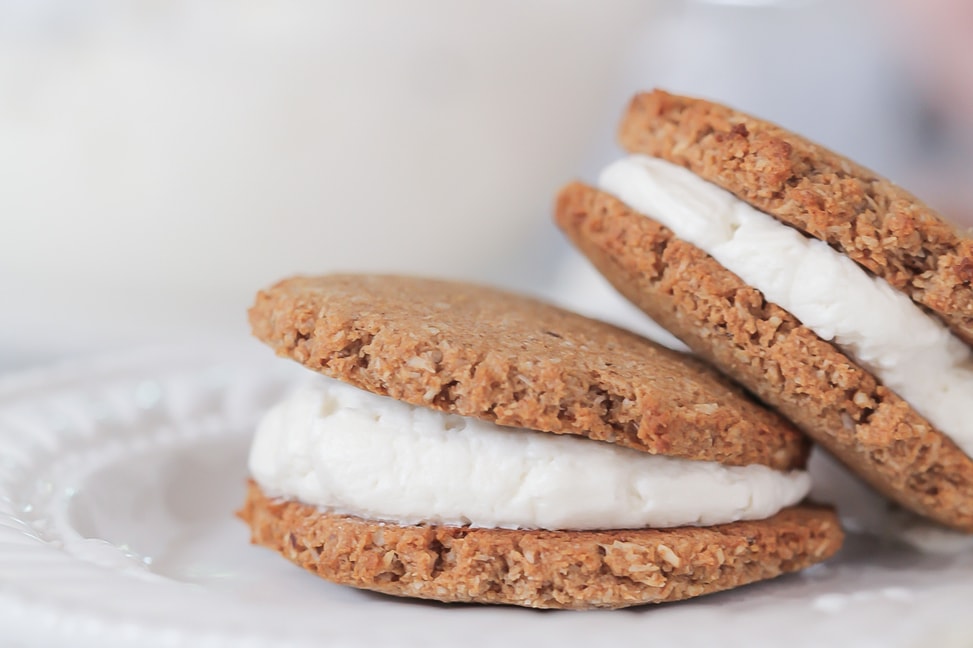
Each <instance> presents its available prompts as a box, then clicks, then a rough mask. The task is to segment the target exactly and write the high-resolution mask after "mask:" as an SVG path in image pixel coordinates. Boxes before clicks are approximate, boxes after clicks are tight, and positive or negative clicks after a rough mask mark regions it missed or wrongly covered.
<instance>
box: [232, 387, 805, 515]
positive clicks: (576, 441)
mask: <svg viewBox="0 0 973 648" xmlns="http://www.w3.org/2000/svg"><path fill="white" fill-rule="evenodd" d="M250 472H251V475H252V476H253V478H254V479H255V480H256V482H257V483H258V484H259V485H260V487H261V488H262V489H263V490H264V492H265V493H267V494H268V495H270V496H274V497H284V498H288V499H296V500H299V501H302V502H304V503H307V504H312V505H317V506H320V507H323V508H325V509H327V510H330V511H335V512H338V513H345V514H349V515H355V516H359V517H363V518H367V519H372V520H384V521H388V522H394V523H398V524H419V523H429V524H437V525H471V526H475V527H486V528H520V529H578V530H581V529H632V528H646V527H652V528H667V527H678V526H689V525H692V526H710V525H714V524H723V523H728V522H734V521H737V520H757V519H764V518H767V517H770V516H772V515H774V514H776V513H777V512H778V511H780V510H781V509H783V508H785V507H787V506H791V505H793V504H796V503H798V502H800V501H801V500H802V499H803V498H804V497H805V495H806V494H807V492H808V491H809V489H810V479H809V477H808V475H807V473H806V472H803V471H792V472H789V473H784V472H779V471H775V470H773V469H771V468H768V467H766V466H761V465H751V466H723V465H721V464H718V463H713V462H702V461H690V460H686V459H676V458H669V457H663V456H655V455H650V454H647V453H643V452H638V451H636V450H631V449H627V448H620V447H616V446H614V445H612V444H610V443H603V442H598V441H591V440H589V439H583V438H578V437H574V436H560V435H555V434H550V433H544V432H534V431H529V430H522V429H515V428H505V427H501V426H498V425H495V424H493V423H489V422H486V421H481V420H478V419H473V418H467V417H460V416H455V415H449V414H444V413H442V412H438V411H435V410H431V409H427V408H423V407H417V406H413V405H409V404H407V403H403V402H400V401H396V400H393V399H391V398H387V397H384V396H377V395H375V394H371V393H369V392H366V391H363V390H360V389H357V388H355V387H352V386H350V385H347V384H344V383H341V382H338V381H335V380H331V379H328V378H323V377H322V378H316V379H315V380H314V381H313V382H310V383H308V384H307V385H305V386H304V387H303V388H302V389H300V390H298V391H296V392H295V393H293V394H292V395H291V396H289V397H288V398H287V399H286V400H285V401H283V402H282V403H280V404H279V405H277V406H276V407H274V408H273V409H271V410H270V411H269V412H268V413H267V414H266V415H265V417H264V418H263V420H262V421H261V423H260V425H259V426H258V429H257V434H256V437H255V439H254V442H253V446H252V448H251V453H250Z"/></svg>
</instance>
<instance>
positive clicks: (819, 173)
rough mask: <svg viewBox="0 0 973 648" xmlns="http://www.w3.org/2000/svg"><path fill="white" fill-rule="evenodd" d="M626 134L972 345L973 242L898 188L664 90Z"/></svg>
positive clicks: (804, 144) (636, 114)
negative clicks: (855, 267)
mask: <svg viewBox="0 0 973 648" xmlns="http://www.w3.org/2000/svg"><path fill="white" fill-rule="evenodd" d="M619 137H620V140H621V143H622V145H623V146H624V147H625V148H626V149H627V150H628V151H631V152H635V153H644V154H647V155H651V156H654V157H660V158H663V159H666V160H668V161H670V162H673V163H675V164H679V165H681V166H684V167H686V168H688V169H690V170H691V171H693V172H694V173H696V174H697V175H698V176H700V177H702V178H704V179H706V180H708V181H710V182H713V183H714V184H717V185H719V186H721V187H723V188H724V189H727V190H728V191H730V192H732V193H734V194H736V195H737V196H738V197H740V198H741V199H743V200H746V201H747V202H749V203H750V204H752V205H754V206H755V207H757V208H758V209H761V210H763V211H765V212H767V213H769V214H771V215H772V216H774V217H776V218H777V219H779V220H781V221H783V222H785V223H787V224H789V225H792V226H794V227H796V228H798V229H800V230H801V231H803V232H805V233H807V234H809V235H811V236H814V237H815V238H818V239H821V240H823V241H827V242H828V243H829V244H830V245H832V246H833V247H835V248H837V249H839V250H841V251H842V252H844V253H845V254H847V255H848V256H849V257H851V258H852V259H854V260H855V261H856V262H858V263H859V264H861V265H862V266H864V267H865V268H867V269H868V270H870V271H871V272H873V273H875V274H876V275H878V276H880V277H882V278H884V279H885V280H886V281H888V282H889V283H890V284H891V285H892V286H894V287H896V288H898V289H899V290H901V291H903V292H905V293H906V294H908V295H910V296H911V297H912V298H913V299H914V300H915V301H916V302H918V303H920V304H922V305H923V306H925V307H926V308H928V309H930V310H931V311H933V312H934V313H936V314H937V315H938V316H939V317H941V318H942V319H943V321H945V322H946V323H947V324H948V325H949V326H950V327H951V328H952V329H953V330H954V331H955V332H956V333H957V334H958V335H959V336H960V337H961V338H963V339H964V340H966V341H967V342H973V285H971V282H973V238H971V236H970V235H969V234H967V233H961V232H960V231H959V230H957V228H955V227H954V226H952V225H950V224H949V223H947V222H946V221H944V220H943V219H942V218H941V217H940V216H939V215H938V214H937V213H936V212H934V211H933V210H932V209H930V208H929V207H927V206H926V205H924V204H923V203H922V202H921V201H919V200H918V199H917V198H916V197H915V196H913V195H911V194H910V193H908V192H907V191H905V190H903V189H901V188H900V187H898V186H896V185H895V184H893V183H892V182H890V181H888V180H886V179H884V178H881V177H879V176H877V175H876V174H874V173H873V172H871V171H869V170H868V169H865V168H863V167H861V166H859V165H857V164H854V163H853V162H851V161H849V160H847V159H845V158H843V157H841V156H839V155H837V154H835V153H832V152H831V151H829V150H827V149H825V148H823V147H820V146H817V145H816V144H814V143H812V142H809V141H808V140H806V139H804V138H802V137H800V136H798V135H795V134H794V133H790V132H788V131H786V130H784V129H783V128H780V127H778V126H775V125H774V124H770V123H768V122H765V121H761V120H759V119H755V118H753V117H750V116H748V115H746V114H744V113H740V112H737V111H735V110H732V109H730V108H727V107H725V106H722V105H719V104H715V103H711V102H708V101H703V100H700V99H691V98H687V97H679V96H674V95H670V94H667V93H665V92H662V91H659V90H656V91H654V92H649V93H645V94H640V95H637V96H636V97H635V98H634V99H633V100H632V103H631V105H630V106H629V108H628V111H627V113H626V115H625V116H624V118H623V120H622V125H621V130H620V133H619Z"/></svg>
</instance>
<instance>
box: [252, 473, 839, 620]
mask: <svg viewBox="0 0 973 648" xmlns="http://www.w3.org/2000/svg"><path fill="white" fill-rule="evenodd" d="M240 516H241V517H242V518H243V519H244V520H246V521H247V523H248V524H249V525H250V528H251V535H252V541H253V542H254V544H259V545H263V546H265V547H268V548H270V549H273V550H275V551H277V552H279V553H281V554H282V555H283V556H284V557H286V558H288V559H289V560H291V561H292V562H294V563H296V564H297V565H300V566H301V567H304V568H305V569H307V570H309V571H311V572H314V573H316V574H318V575H320V576H322V577H324V578H326V579H328V580H330V581H333V582H335V583H339V584H342V585H352V586H354V587H360V588H364V589H370V590H375V591H377V592H383V593H385V594H392V595H396V596H411V597H418V598H426V599H434V600H437V601H445V602H476V603H500V604H512V605H523V606H529V607H535V608H575V609H584V608H619V607H627V606H631V605H640V604H643V603H662V602H666V601H678V600H680V599H686V598H690V597H693V596H700V595H702V594H709V593H712V592H718V591H721V590H726V589H730V588H732V587H738V586H741V585H746V584H748V583H753V582H755V581H759V580H764V579H768V578H774V577H775V576H779V575H781V574H785V573H788V572H793V571H797V570H799V569H803V568H805V567H808V566H809V565H812V564H814V563H817V562H821V561H822V560H825V559H827V558H829V557H830V556H831V555H833V554H834V553H835V552H836V551H837V550H838V549H839V548H840V546H841V542H842V540H843V534H842V531H841V528H840V526H839V524H838V520H837V518H836V516H835V514H834V513H833V512H832V511H831V510H829V509H825V508H816V507H810V506H800V507H792V508H789V509H785V510H783V511H781V512H780V513H778V514H777V515H776V516H774V517H772V518H770V519H768V520H762V521H758V522H736V523H733V524H724V525H720V526H715V527H709V528H679V529H666V530H651V529H646V530H635V531H516V530H509V529H471V528H462V527H422V526H397V525H393V524H382V523H378V522H370V521H367V520H363V519H361V518H355V517H348V516H339V515H332V514H328V513H322V512H320V511H319V510H318V509H316V508H315V507H311V506H307V505H305V504H301V503H298V502H292V501H281V500H272V499H269V498H267V497H266V496H265V495H264V494H263V493H262V492H261V491H260V488H259V487H258V486H257V485H256V484H253V483H251V484H250V489H249V492H248V497H247V501H246V504H245V506H244V508H243V510H242V511H241V512H240Z"/></svg>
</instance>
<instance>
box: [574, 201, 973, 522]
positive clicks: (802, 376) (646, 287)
mask: <svg viewBox="0 0 973 648" xmlns="http://www.w3.org/2000/svg"><path fill="white" fill-rule="evenodd" d="M556 220H557V223H558V225H559V226H560V227H561V228H562V229H563V230H564V231H565V233H566V234H567V235H568V237H569V238H570V239H571V240H572V241H573V242H574V243H575V245H576V246H577V247H578V248H579V249H580V250H581V251H582V252H583V253H584V254H585V255H586V256H587V257H588V258H589V259H590V260H591V261H592V262H593V263H594V265H595V266H596V267H597V268H598V269H599V270H600V271H601V272H602V274H604V275H605V276H606V277H607V278H608V279H609V280H610V281H611V283H612V284H613V285H614V286H615V287H616V288H617V289H618V290H619V291H620V292H621V293H623V294H624V295H625V296H626V297H627V298H628V299H629V300H631V301H632V302H633V303H635V304H636V305H638V306H639V307H640V308H641V309H642V310H644V311H645V312H646V313H648V314H649V315H650V316H651V317H652V318H653V319H655V320H656V321H658V322H659V323H660V324H662V325H663V326H664V327H666V328H667V329H669V330H670V331H672V332H673V333H674V334H676V335H677V336H678V337H679V338H681V339H682V340H683V341H684V342H686V343H687V344H688V345H689V346H690V347H691V348H692V349H693V350H694V351H696V352H697V353H698V354H699V355H701V356H702V357H704V358H705V359H707V360H708V361H710V362H711V363H713V364H714V365H715V366H717V367H719V368H720V369H721V370H722V371H724V372H725V373H726V374H728V375H730V376H732V377H733V378H734V379H736V380H737V381H738V382H739V383H740V384H742V385H744V386H746V387H747V388H748V389H749V390H750V391H752V392H753V393H755V394H757V395H758V396H759V397H760V398H761V399H762V400H764V401H765V402H766V403H768V404H770V405H772V406H773V407H775V408H776V409H777V410H778V411H780V412H781V413H783V414H784V415H785V416H787V417H788V418H789V419H790V420H792V421H793V422H794V423H796V424H797V425H798V427H800V428H801V429H802V430H804V431H805V432H807V433H808V434H809V435H810V436H812V437H813V438H814V439H815V440H816V441H818V442H819V443H820V444H822V445H823V446H824V447H826V448H827V449H828V450H829V451H831V452H832V453H833V454H835V455H836V456H838V457H839V458H840V459H841V460H842V461H843V462H844V463H846V464H847V465H848V466H849V467H851V468H852V469H853V470H854V471H855V472H857V473H858V474H860V475H861V476H862V477H864V478H865V479H866V480H868V481H869V482H870V483H871V484H872V485H873V486H874V487H875V488H877V489H878V490H880V491H881V492H883V493H884V494H885V495H887V496H888V497H890V498H892V499H894V500H896V501H898V502H899V503H900V504H902V505H903V506H905V507H907V508H909V509H911V510H913V511H916V512H917V513H920V514H922V515H925V516H927V517H930V518H933V519H935V520H937V521H939V522H941V523H943V524H946V525H949V526H952V527H955V528H957V529H961V530H966V531H973V460H971V459H970V458H969V457H968V456H967V455H966V454H965V453H963V451H961V450H960V449H959V448H958V447H957V446H956V445H955V443H953V442H952V441H951V440H950V439H949V438H948V437H946V436H945V435H943V434H942V433H940V432H938V431H937V430H935V429H934V428H933V426H932V425H930V424H929V423H928V422H927V421H926V420H925V419H923V418H922V417H921V416H920V415H919V414H917V413H916V412H915V411H914V410H913V409H912V408H911V407H910V406H909V405H908V404H906V403H905V402H904V401H903V400H902V399H901V398H899V397H898V396H896V395H895V394H894V393H892V392H891V391H890V390H888V389H886V388H885V387H884V386H882V385H881V384H879V382H878V381H877V380H876V379H875V378H874V377H873V376H872V375H870V374H869V373H868V372H867V371H865V370H864V369H862V368H861V367H860V366H858V365H856V364H855V363H854V362H853V361H852V360H851V359H849V358H848V357H847V356H846V355H844V354H843V353H842V352H841V351H839V350H838V349H837V348H835V347H834V346H833V345H832V344H830V343H828V342H825V341H823V340H822V339H821V338H819V337H818V336H817V335H816V334H815V333H814V332H812V331H811V330H810V329H808V328H807V327H805V326H803V325H802V324H801V323H800V322H799V321H798V320H797V319H796V318H795V317H794V316H793V315H791V314H790V313H788V312H787V311H785V310H783V309H781V308H780V307H778V306H776V305H775V304H773V303H769V302H767V301H766V300H765V299H764V298H763V295H762V294H761V293H760V291H758V290H756V289H754V288H752V287H750V286H748V285H747V284H746V283H744V282H743V281H742V280H741V279H740V278H739V277H737V276H736V275H735V274H733V273H732V272H730V271H729V270H727V269H726V268H724V267H723V266H722V265H721V264H720V263H718V262H717V261H716V260H715V259H713V258H712V257H711V256H709V255H708V254H706V253H705V252H703V251H702V250H700V249H699V248H697V247H695V246H694V245H691V244H690V243H687V242H685V241H682V240H680V239H678V238H676V237H675V236H674V235H673V234H672V232H671V231H670V230H669V229H667V228H666V227H664V226H662V225H661V224H659V223H658V222H656V221H654V220H652V219H651V218H648V217H646V216H645V215H643V214H640V213H638V212H636V211H634V210H632V209H630V208H629V207H628V206H626V205H625V204H623V203H622V202H620V201H619V200H617V199H615V198H614V197H612V196H610V195H608V194H606V193H604V192H601V191H599V190H597V189H593V188H591V187H588V186H586V185H583V184H580V183H574V184H571V185H569V186H567V187H566V188H564V189H563V190H562V191H561V193H560V195H559V198H558V202H557V207H556Z"/></svg>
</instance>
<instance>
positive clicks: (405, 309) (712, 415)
mask: <svg viewBox="0 0 973 648" xmlns="http://www.w3.org/2000/svg"><path fill="white" fill-rule="evenodd" d="M621 139H622V143H623V145H624V146H625V147H626V149H628V150H629V152H630V153H631V154H632V155H631V156H630V157H628V158H625V159H624V160H621V161H619V162H618V163H615V164H613V165H611V166H610V167H609V168H608V169H606V170H605V172H604V173H603V174H602V176H601V179H600V181H599V184H598V187H597V188H594V187H590V186H587V185H584V184H580V183H575V184H572V185H569V186H568V187H566V188H565V189H564V190H563V191H562V192H561V194H560V196H559V198H558V203H557V210H556V218H557V222H558V223H559V225H560V226H561V227H562V229H564V231H565V232H566V233H567V234H568V236H569V237H570V238H571V240H572V241H574V242H575V243H576V245H577V246H578V247H579V248H580V249H581V250H582V251H583V252H584V253H585V254H586V255H587V256H588V257H589V258H590V259H591V260H592V261H593V262H594V264H595V265H596V266H597V267H598V268H599V269H600V270H601V271H602V273H603V274H605V276H607V277H608V278H609V279H610V280H611V281H612V283H614V285H615V286H616V287H617V288H618V289H619V290H620V291H621V292H622V293H624V294H625V295H626V296H627V297H629V299H631V300H632V301H633V302H635V303H636V304H637V305H639V306H640V307H641V308H642V309H643V310H645V311H646V312H647V313H648V314H649V315H651V316H652V317H653V318H655V319H656V320H657V321H659V322H660V323H662V324H663V325H664V326H666V327H667V328H668V329H669V330H671V331H672V332H673V333H675V334H676V335H677V336H679V337H680V338H681V339H682V340H684V341H685V342H686V343H687V344H688V345H689V346H690V347H692V349H693V350H694V351H695V352H696V353H697V354H698V355H699V356H701V357H702V358H704V359H705V360H706V361H708V363H704V362H702V361H700V360H698V359H696V358H693V357H690V356H687V355H685V354H681V353H678V352H674V351H670V350H668V349H665V348H662V347H660V346H658V345H656V344H654V343H652V342H650V341H648V340H645V339H643V338H641V337H639V336H636V335H634V334H632V333H629V332H626V331H623V330H621V329H618V328H615V327H613V326H611V325H608V324H605V323H602V322H598V321H595V320H591V319H588V318H585V317H582V316H580V315H577V314H574V313H570V312H567V311H564V310H562V309H559V308H556V307H553V306H550V305H548V304H544V303H542V302H539V301H537V300H534V299H531V298H528V297H523V296H519V295H514V294H510V293H506V292H502V291H499V290H495V289H491V288H486V287H481V286H473V285H469V284H462V283H455V282H448V281H434V280H427V279H417V278H408V277H398V276H371V275H332V276H325V277H313V278H312V277H297V278H292V279H288V280H285V281H282V282H280V283H278V284H277V285H275V286H273V287H271V288H269V289H267V290H265V291H262V292H261V293H260V294H259V295H258V297H257V302H256V304H255V305H254V306H253V308H252V309H251V310H250V321H251V325H252V327H253V331H254V334H255V335H256V336H257V337H258V338H259V339H261V340H262V341H263V342H265V343H266V344H268V345H269V346H270V347H271V348H272V349H274V351H275V352H276V353H277V354H278V355H280V356H283V357H287V358H290V359H292V360H295V361H297V362H299V363H301V364H303V365H304V366H305V367H307V368H308V369H309V370H310V372H309V376H315V377H314V378H313V379H311V380H309V381H308V383H307V384H306V385H305V386H304V387H302V388H301V389H300V390H298V391H297V392H295V393H294V394H292V395H290V396H288V397H287V398H286V399H285V400H284V401H283V402H282V403H280V404H279V405H277V406H276V407H275V408H273V409H272V410H271V411H270V412H268V413H267V415H266V416H265V417H264V419H263V420H262V421H261V423H260V425H259V426H258V430H257V434H256V438H255V440H254V443H253V447H252V451H251V456H250V471H251V476H252V479H251V482H250V486H249V490H248V495H247V499H246V503H245V505H244V508H243V510H242V511H241V512H240V515H241V517H242V518H243V519H244V520H245V521H247V522H248V524H249V525H250V528H251V537H252V540H253V542H255V543H257V544H260V545H263V546H266V547H269V548H271V549H273V550H275V551H277V552H279V553H281V554H282V555H283V556H284V557H286V558H288V559H290V560H291V561H293V562H295V563H296V564H298V565H300V566H302V567H304V568H306V569H308V570H310V571H312V572H314V573H317V574H319V575H320V576H322V577H324V578H326V579H328V580H331V581H333V582H336V583H340V584H346V585H352V586H355V587H360V588H364V589H370V590H374V591H378V592H383V593H386V594H392V595H398V596H410V597H418V598H426V599H434V600H438V601H445V602H479V603H502V604H513V605H522V606H529V607H536V608H571V609H585V608H619V607H625V606H631V605H639V604H644V603H659V602H666V601H675V600H680V599H685V598H689V597H694V596H698V595H702V594H707V593H710V592H716V591H721V590H725V589H728V588H732V587H736V586H740V585H745V584H748V583H752V582H755V581H758V580H762V579H768V578H773V577H775V576H778V575H781V574H784V573H787V572H792V571H796V570H800V569H802V568H804V567H807V566H809V565H812V564H814V563H817V562H820V561H823V560H826V559H828V558H829V557H831V556H832V555H834V554H835V553H836V552H837V550H838V549H839V548H840V546H841V543H842V540H843V533H842V530H841V528H840V526H839V523H838V520H837V518H836V516H835V514H834V512H833V511H832V510H831V509H829V508H826V507H820V506H816V505H814V504H811V503H808V502H806V501H805V497H806V495H807V492H808V490H809V488H810V480H809V477H808V475H807V473H806V472H805V470H804V467H805V463H806V460H807V454H808V450H809V441H808V437H812V438H814V439H815V440H817V441H818V442H819V443H821V444H822V445H823V446H825V447H826V448H827V449H829V450H830V451H831V452H833V453H834V454H835V455H837V456H838V457H839V458H841V459H842V460H843V461H845V463H847V464H848V465H849V466H850V467H852V469H854V470H856V471H857V472H858V473H859V474H861V475H862V476H864V477H865V478H866V479H868V480H869V481H871V483H872V484H874V485H875V486H876V487H877V488H879V489H880V490H882V491H883V492H884V493H886V494H887V495H889V496H890V497H892V498H893V499H895V500H897V501H899V502H900V503H902V504H903V505H904V506H907V507H909V508H911V509H912V510H914V511H917V512H919V513H921V514H923V515H926V516H928V517H931V518H933V519H935V520H938V521H940V522H942V523H944V524H947V525H950V526H953V527H955V528H959V529H964V530H971V531H973V463H971V459H970V457H969V455H968V454H967V452H973V428H970V427H969V426H964V418H965V417H964V416H963V413H964V410H967V411H968V410H969V407H968V406H967V405H966V403H969V402H973V400H970V397H973V391H971V389H973V361H971V356H970V350H969V348H968V347H967V346H966V344H965V342H964V341H969V340H971V339H973V291H971V288H970V279H971V278H973V270H971V269H970V268H973V247H971V245H973V244H971V242H970V240H969V239H968V238H964V237H963V236H962V235H960V234H959V233H958V232H956V230H954V229H953V228H951V227H950V226H949V225H947V224H946V223H945V222H944V221H942V219H940V218H939V217H938V216H936V215H935V214H934V213H933V212H932V211H931V210H929V209H928V208H927V207H925V206H924V205H922V204H921V203H920V202H919V201H918V200H916V199H915V198H913V197H912V196H910V195H909V194H907V193H905V192H904V191H902V190H901V189H899V188H897V187H895V186H894V185H892V184H891V183H888V182H887V181H885V180H882V179H881V178H878V177H876V176H874V174H871V173H870V172H868V171H867V170H865V169H862V168H860V167H858V166H856V165H854V164H853V163H851V162H849V161H847V160H844V159H842V158H840V157H838V156H837V155H835V154H833V153H830V152H828V151H826V150H824V149H822V148H820V147H818V146H815V145H814V144H812V143H810V142H808V141H806V140H804V139H802V138H800V137H798V136H796V135H793V134H791V133H788V132H786V131H784V130H782V129H780V128H778V127H776V126H773V125H771V124H767V123H765V122H761V121H759V120H756V119H754V118H751V117H748V116H746V115H743V114H741V113H737V112H735V111H732V110H730V109H728V108H725V107H722V106H719V105H716V104H712V103H708V102H703V101H698V100H692V99H687V98H682V97H675V96H672V95H668V94H666V93H662V92H658V91H657V92H653V93H648V94H644V95H639V96H638V97H636V98H635V100H634V101H633V103H632V105H631V106H630V108H629V110H628V112H627V114H626V116H625V118H624V121H623V125H622V132H621ZM968 275H969V276H968ZM714 366H715V367H716V368H718V369H719V370H720V371H721V372H722V373H719V372H718V371H717V370H716V369H714ZM724 375H726V376H730V377H732V378H733V379H735V381H736V382H733V381H730V380H729V379H728V378H726V377H724ZM738 385H742V386H743V387H745V388H746V389H747V390H748V391H744V390H743V389H742V388H741V387H740V386H738ZM753 395H756V397H758V398H759V401H758V400H757V399H755V398H754V396H753ZM805 435H807V436H805Z"/></svg>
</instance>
